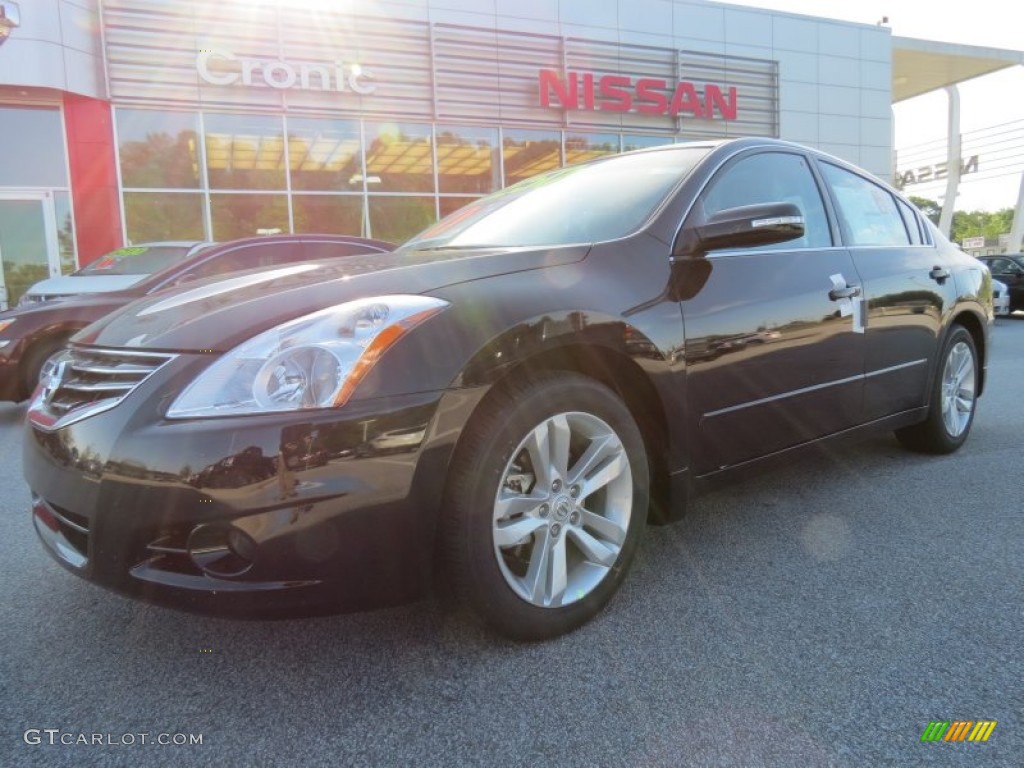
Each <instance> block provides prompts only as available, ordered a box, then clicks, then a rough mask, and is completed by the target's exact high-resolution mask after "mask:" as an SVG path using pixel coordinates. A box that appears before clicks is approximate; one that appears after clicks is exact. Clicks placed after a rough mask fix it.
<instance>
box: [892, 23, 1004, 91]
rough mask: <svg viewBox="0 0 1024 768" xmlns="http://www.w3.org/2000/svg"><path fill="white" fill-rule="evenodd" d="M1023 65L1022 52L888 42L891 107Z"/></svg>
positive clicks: (913, 40) (906, 40) (898, 39)
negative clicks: (890, 60) (889, 49)
mask: <svg viewBox="0 0 1024 768" xmlns="http://www.w3.org/2000/svg"><path fill="white" fill-rule="evenodd" d="M1015 64H1024V51H1011V50H1005V49H1001V48H985V47H982V46H977V45H960V44H958V43H940V42H936V41H934V40H918V39H916V38H913V37H893V38H892V100H893V103H896V102H898V101H903V100H904V99H909V98H913V97H914V96H920V95H921V94H923V93H928V92H930V91H934V90H937V89H939V88H944V87H946V86H947V85H955V84H956V83H961V82H963V81H964V80H970V79H972V78H975V77H980V76H981V75H987V74H989V73H990V72H996V71H998V70H1000V69H1006V68H1007V67H1012V66H1014V65H1015Z"/></svg>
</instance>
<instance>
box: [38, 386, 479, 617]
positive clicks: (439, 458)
mask: <svg viewBox="0 0 1024 768" xmlns="http://www.w3.org/2000/svg"><path fill="white" fill-rule="evenodd" d="M135 394H141V393H135ZM157 394H159V393H157ZM132 399H134V395H133V397H132V398H129V400H128V401H126V402H124V403H122V404H120V405H119V406H117V407H115V408H113V409H111V410H109V411H106V412H103V413H100V414H98V415H96V416H93V417H90V418H87V419H84V420H82V421H80V422H76V423H73V424H70V425H68V426H66V427H64V428H61V429H58V430H55V431H47V430H45V429H40V428H39V427H38V426H35V425H33V424H31V423H29V424H28V425H27V427H26V435H25V442H24V467H25V476H26V479H27V481H28V484H29V486H30V488H31V491H32V494H33V520H34V524H35V527H36V530H37V532H38V533H39V536H40V539H41V541H42V542H43V544H44V546H45V547H46V549H47V550H48V552H49V553H50V554H51V555H52V556H53V557H54V558H55V559H56V560H57V561H58V562H59V563H61V565H63V566H64V567H65V568H67V569H68V570H70V571H72V572H73V573H76V574H77V575H79V576H81V577H83V578H85V579H88V580H90V581H93V582H95V583H97V584H100V585H103V586H105V587H108V588H110V589H113V590H116V591H118V592H121V593H124V594H128V595H131V596H134V597H138V598H141V599H144V600H147V601H150V602H155V603H160V604H164V605H169V606H172V607H176V608H182V609H185V610H193V611H202V612H215V613H220V614H230V615H244V616H273V615H279V614H292V613H296V612H300V613H309V612H316V611H320V610H328V611H345V610H360V609H364V608H369V607H375V606H379V605H386V604H394V603H397V602H402V601H407V600H410V599H415V598H416V597H418V596H421V595H422V594H424V592H425V589H426V587H427V586H428V585H429V581H430V575H431V570H432V564H433V539H434V526H435V520H436V511H437V508H438V506H439V504H440V498H441V494H442V492H443V478H444V476H445V470H446V467H447V464H448V460H449V458H450V455H451V450H452V449H453V445H454V440H455V438H456V437H457V434H458V429H454V430H453V429H452V428H451V427H452V425H453V424H455V425H461V424H463V423H465V417H464V415H462V414H461V413H460V411H461V410H462V409H463V408H466V409H468V408H469V407H470V406H471V402H473V401H475V400H476V398H474V397H467V396H466V395H464V394H463V395H459V396H455V395H445V394H444V393H424V394H417V395H408V396H403V397H400V398H387V399H378V400H363V401H358V402H351V403H349V404H348V405H346V407H345V408H344V409H342V410H341V411H317V412H307V413H302V414H294V413H293V414H280V415H273V416H257V417H244V418H237V417H233V418H225V419H210V420H195V421H167V420H163V419H155V418H154V419H147V412H149V414H150V415H151V414H152V412H153V411H154V410H155V409H149V408H146V407H143V408H133V404H132V403H131V402H130V401H131V400H132ZM439 413H440V414H445V419H444V421H445V424H446V427H445V429H444V430H438V429H435V427H434V425H435V424H436V421H437V417H438V414H439ZM398 431H401V434H417V433H418V434H420V435H422V439H421V440H420V441H419V442H414V441H408V444H407V445H404V446H394V445H391V444H390V443H386V440H387V436H388V435H391V434H395V433H396V432H398ZM382 438H383V440H384V442H385V443H386V444H388V445H389V449H388V450H387V451H381V450H377V448H376V447H375V441H376V445H381V444H382Z"/></svg>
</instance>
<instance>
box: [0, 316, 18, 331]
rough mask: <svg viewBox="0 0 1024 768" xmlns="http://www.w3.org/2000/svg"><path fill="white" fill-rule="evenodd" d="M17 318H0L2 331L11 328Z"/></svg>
mask: <svg viewBox="0 0 1024 768" xmlns="http://www.w3.org/2000/svg"><path fill="white" fill-rule="evenodd" d="M17 319H18V318H16V317H12V318H11V319H10V320H0V333H3V332H4V331H6V330H7V329H8V328H10V327H11V326H12V325H13V324H14V321H15V320H17Z"/></svg>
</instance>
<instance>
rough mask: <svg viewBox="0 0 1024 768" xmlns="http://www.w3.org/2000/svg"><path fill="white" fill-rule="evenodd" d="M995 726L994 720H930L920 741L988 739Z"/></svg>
mask: <svg viewBox="0 0 1024 768" xmlns="http://www.w3.org/2000/svg"><path fill="white" fill-rule="evenodd" d="M995 728H996V721H995V720H953V721H952V722H950V721H949V720H932V721H931V722H930V723H928V727H927V728H925V729H924V733H922V734H921V741H988V737H989V736H991V735H992V731H994V730H995Z"/></svg>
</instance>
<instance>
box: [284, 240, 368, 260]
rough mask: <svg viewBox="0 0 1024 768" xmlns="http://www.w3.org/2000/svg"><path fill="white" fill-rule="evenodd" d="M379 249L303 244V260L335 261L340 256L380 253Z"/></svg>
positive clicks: (344, 244) (341, 244) (362, 246)
mask: <svg viewBox="0 0 1024 768" xmlns="http://www.w3.org/2000/svg"><path fill="white" fill-rule="evenodd" d="M379 252H380V250H379V249H377V248H368V247H367V246H365V245H359V244H358V243H303V245H302V260H303V261H313V260H314V259H333V258H337V257H338V256H355V255H356V254H358V253H379Z"/></svg>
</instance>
